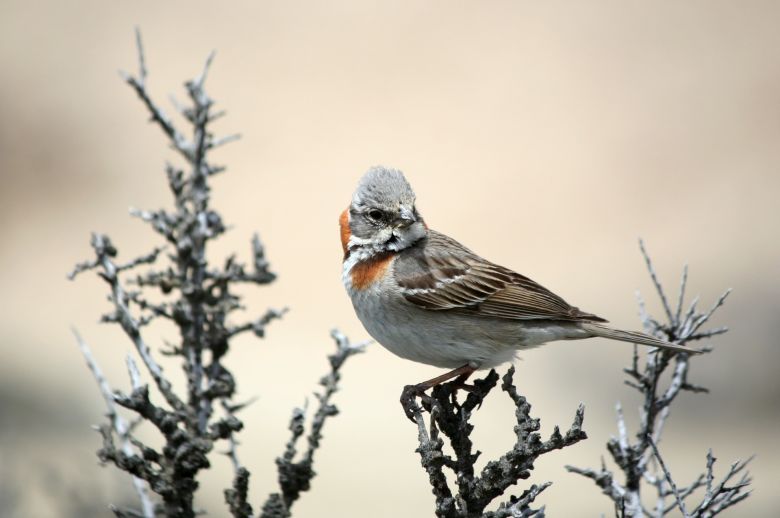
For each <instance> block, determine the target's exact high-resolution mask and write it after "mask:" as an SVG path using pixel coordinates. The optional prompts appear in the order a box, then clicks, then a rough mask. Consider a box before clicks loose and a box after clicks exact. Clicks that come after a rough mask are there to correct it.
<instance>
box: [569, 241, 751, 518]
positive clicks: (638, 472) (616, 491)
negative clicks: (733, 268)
mask: <svg viewBox="0 0 780 518" xmlns="http://www.w3.org/2000/svg"><path fill="white" fill-rule="evenodd" d="M639 246H640V250H641V252H642V255H643V257H644V259H645V263H646V265H647V269H648V272H649V273H650V278H651V279H652V281H653V285H654V286H655V289H656V292H657V294H658V297H659V298H660V300H661V304H662V305H663V308H664V312H665V314H666V318H667V321H666V322H665V323H661V322H660V321H658V320H656V319H654V318H653V317H651V316H650V315H649V314H648V313H647V311H646V309H645V304H644V301H643V300H642V298H641V297H639V295H638V294H637V297H638V299H639V310H640V317H641V319H642V323H643V325H644V327H645V330H646V331H647V332H648V333H651V334H654V335H656V336H659V337H662V338H664V339H666V340H669V341H670V342H673V343H676V344H680V345H684V344H686V343H688V342H691V341H694V340H702V339H707V338H711V337H713V336H716V335H720V334H723V333H725V332H726V331H727V330H728V329H727V328H725V327H719V328H715V329H710V330H704V329H703V328H702V326H704V324H706V323H707V322H708V321H709V320H710V318H711V317H712V315H713V314H714V313H715V311H716V310H717V309H718V308H719V307H721V306H722V305H723V304H724V302H725V300H726V297H727V296H728V294H729V292H730V290H726V291H725V292H724V293H723V294H722V295H721V296H720V297H719V298H718V300H717V301H716V302H715V304H714V305H713V306H712V307H711V308H710V309H709V310H707V311H704V312H699V311H698V309H697V305H698V297H697V298H695V299H694V300H693V302H692V303H691V304H690V305H689V306H688V308H687V309H685V307H684V302H685V291H686V288H687V283H688V267H687V266H685V267H684V268H683V273H682V280H681V281H680V293H679V296H678V297H677V306H676V307H675V308H672V307H671V306H670V304H669V298H668V297H667V296H666V293H665V291H664V289H663V286H662V285H661V282H660V280H659V279H658V275H657V274H656V272H655V268H654V267H653V262H652V261H651V259H650V256H649V255H648V254H647V252H646V250H645V247H644V243H643V242H642V241H640V242H639ZM704 351H705V352H710V351H712V349H711V348H705V349H704ZM689 371H690V356H689V355H688V354H674V355H672V354H670V353H668V352H666V351H660V350H658V349H650V350H649V352H647V353H646V356H645V359H644V361H640V356H639V352H638V350H637V348H636V346H634V354H633V358H632V362H631V366H630V367H628V368H626V369H624V372H625V373H626V374H627V375H628V377H629V379H628V380H626V381H625V383H626V384H627V385H628V386H630V387H632V388H634V389H636V390H637V391H638V392H639V394H640V396H641V398H642V406H641V407H640V409H639V412H640V424H639V430H638V431H637V432H636V440H635V441H631V440H630V439H629V436H628V431H627V427H626V422H625V419H624V417H623V410H622V408H621V405H620V404H619V403H618V404H617V407H616V408H617V427H618V436H617V437H613V438H611V439H610V440H609V441H608V442H607V450H608V451H609V453H610V455H611V457H612V460H613V461H614V462H615V464H617V466H618V467H619V468H620V471H622V475H623V477H622V478H623V482H620V481H618V480H617V477H616V475H615V473H614V472H613V471H612V470H610V469H608V468H607V467H606V464H605V463H604V461H603V460H602V464H601V468H600V469H598V470H596V469H591V468H577V467H574V466H567V467H566V468H567V469H568V470H569V471H571V472H573V473H578V474H580V475H583V476H585V477H587V478H590V479H592V480H593V481H594V482H595V483H596V485H597V486H598V487H600V488H601V490H602V492H603V493H604V494H605V495H607V497H609V498H610V500H612V501H613V503H614V505H615V509H616V514H618V515H624V516H629V517H644V516H653V517H658V518H660V517H663V516H665V515H666V514H668V513H670V512H672V511H674V510H678V511H679V512H680V513H681V514H682V516H684V517H685V518H699V517H702V518H703V517H711V516H715V515H717V514H718V513H720V512H721V511H723V510H724V509H726V508H728V507H731V506H732V505H734V504H736V503H738V502H740V501H742V500H744V499H745V498H747V497H748V495H749V494H750V491H749V490H748V489H747V487H748V485H749V484H750V482H751V478H750V475H749V473H748V472H747V470H746V469H745V468H746V466H747V464H748V462H750V459H748V460H747V461H745V462H736V463H734V464H732V466H731V468H730V469H729V471H728V473H727V474H726V476H725V477H724V478H723V479H722V480H721V482H720V483H718V484H714V483H713V480H714V472H713V466H714V463H715V458H714V457H713V456H712V453H711V452H709V453H708V454H707V466H706V471H705V473H703V474H701V475H699V476H698V477H697V478H696V479H695V480H694V481H693V482H691V483H690V484H688V485H687V486H682V487H681V486H678V484H677V483H676V482H675V481H674V479H673V478H672V475H671V473H670V472H669V470H668V469H667V467H666V463H665V462H664V461H663V459H662V457H661V453H660V451H659V449H658V446H657V444H658V443H659V442H660V440H661V433H662V431H663V426H664V424H665V422H666V419H667V418H668V416H669V412H670V408H671V404H672V403H673V402H674V401H675V399H676V398H677V396H678V395H680V393H682V392H686V391H687V392H694V393H699V392H707V389H706V388H704V387H700V386H697V385H694V384H693V383H691V382H690V381H689V380H688V374H689ZM667 372H669V373H670V374H671V379H670V381H669V382H668V383H666V382H664V381H663V380H664V379H666V378H662V376H663V375H664V374H665V373H667ZM738 474H739V475H740V477H741V478H740V480H739V482H738V483H737V484H736V485H733V486H728V485H727V484H728V483H729V481H730V480H731V479H732V478H734V477H735V476H737V475H738ZM643 482H645V483H647V484H649V485H650V486H652V487H653V488H654V489H655V492H656V499H655V505H654V508H653V509H649V508H647V507H646V506H645V505H644V503H643V501H642V498H641V490H642V487H643ZM705 486H706V493H705V495H704V498H703V499H702V501H701V502H700V503H699V504H697V505H692V504H690V503H687V502H686V499H688V498H690V497H691V496H692V495H693V494H694V493H695V492H696V491H697V490H698V489H699V488H701V487H705Z"/></svg>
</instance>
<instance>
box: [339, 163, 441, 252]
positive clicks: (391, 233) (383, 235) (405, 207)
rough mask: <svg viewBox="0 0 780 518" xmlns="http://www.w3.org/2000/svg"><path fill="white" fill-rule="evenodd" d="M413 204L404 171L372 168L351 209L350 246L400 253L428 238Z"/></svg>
mask: <svg viewBox="0 0 780 518" xmlns="http://www.w3.org/2000/svg"><path fill="white" fill-rule="evenodd" d="M414 202H415V197H414V191H412V187H411V186H410V185H409V182H407V181H406V178H404V175H403V173H402V172H401V171H398V170H396V169H387V168H384V167H372V168H371V169H369V170H368V171H367V172H366V174H364V175H363V178H361V179H360V183H358V186H357V189H356V190H355V194H353V195H352V203H351V204H350V206H349V230H350V245H349V246H350V247H352V246H361V247H362V246H367V247H371V248H373V249H375V250H377V251H388V250H389V251H398V250H403V249H404V248H407V247H409V246H411V245H412V244H413V243H415V242H416V241H418V240H419V239H421V238H423V237H425V235H426V234H427V229H426V226H425V223H424V222H423V219H422V217H421V216H420V214H419V213H418V212H417V208H416V207H415V205H414Z"/></svg>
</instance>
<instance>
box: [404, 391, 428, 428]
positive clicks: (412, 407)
mask: <svg viewBox="0 0 780 518" xmlns="http://www.w3.org/2000/svg"><path fill="white" fill-rule="evenodd" d="M426 388H427V387H421V386H420V385H406V386H405V387H404V390H403V391H402V392H401V406H402V407H403V409H404V413H405V414H406V417H407V418H408V419H409V420H410V421H411V422H413V423H417V420H416V419H415V418H416V416H417V414H419V413H420V412H421V410H422V409H425V410H427V411H428V412H430V411H431V401H432V399H431V396H429V395H428V394H426V393H425V390H426ZM418 397H419V398H420V403H422V408H420V407H419V406H418V405H417V398H418Z"/></svg>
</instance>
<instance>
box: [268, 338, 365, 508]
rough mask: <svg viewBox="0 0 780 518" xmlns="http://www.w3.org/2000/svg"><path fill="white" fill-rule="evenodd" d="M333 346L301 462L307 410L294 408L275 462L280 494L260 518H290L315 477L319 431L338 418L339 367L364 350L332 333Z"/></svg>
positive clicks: (269, 502)
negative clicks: (281, 451)
mask: <svg viewBox="0 0 780 518" xmlns="http://www.w3.org/2000/svg"><path fill="white" fill-rule="evenodd" d="M331 336H332V337H333V340H334V341H335V342H336V352H335V353H334V354H332V355H330V356H328V361H329V362H330V372H329V373H328V374H326V375H325V376H324V377H323V378H322V379H321V380H320V385H321V386H322V387H323V390H322V392H320V393H315V394H314V396H315V397H316V398H317V403H318V404H317V410H316V411H315V413H314V417H313V418H312V421H311V428H310V430H309V434H308V436H307V437H306V443H307V444H308V447H307V448H306V451H305V452H304V453H303V454H302V457H301V459H300V460H298V461H296V460H295V457H296V455H297V453H298V449H297V444H298V440H299V439H300V438H301V437H302V436H303V434H304V433H305V424H306V423H305V422H306V406H304V408H295V409H294V410H293V414H292V418H291V419H290V433H291V436H290V440H289V441H288V442H287V445H286V447H285V450H284V454H283V455H282V456H281V457H278V458H277V459H276V466H277V471H278V474H279V477H278V478H279V489H280V490H281V493H272V494H271V495H269V496H268V499H267V500H266V501H265V504H263V511H262V513H261V514H260V516H261V518H287V517H289V516H291V514H290V508H291V507H292V505H293V503H294V502H295V501H296V500H297V499H298V498H299V497H300V494H301V492H303V491H307V490H308V489H309V486H310V484H311V480H312V479H313V478H314V476H315V475H316V473H315V472H314V469H313V463H314V452H315V451H316V450H317V448H319V446H320V441H321V440H322V429H323V427H324V426H325V421H326V420H327V419H328V418H329V417H332V416H335V415H337V414H338V412H339V411H338V408H336V406H335V405H334V404H332V403H331V398H332V397H333V394H335V393H336V391H337V390H338V382H339V380H340V379H341V367H342V365H344V362H345V361H347V358H349V357H350V356H353V355H355V354H358V353H361V352H363V351H364V350H365V348H366V345H367V343H365V342H364V343H359V344H352V343H350V341H349V339H348V338H347V337H346V336H344V335H343V334H341V333H340V332H339V331H337V330H335V329H334V330H333V331H332V332H331Z"/></svg>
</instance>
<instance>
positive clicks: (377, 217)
mask: <svg viewBox="0 0 780 518" xmlns="http://www.w3.org/2000/svg"><path fill="white" fill-rule="evenodd" d="M383 216H384V213H383V212H382V211H381V210H379V209H371V210H369V211H368V217H369V218H370V219H371V220H373V221H381V219H382V217H383Z"/></svg>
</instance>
